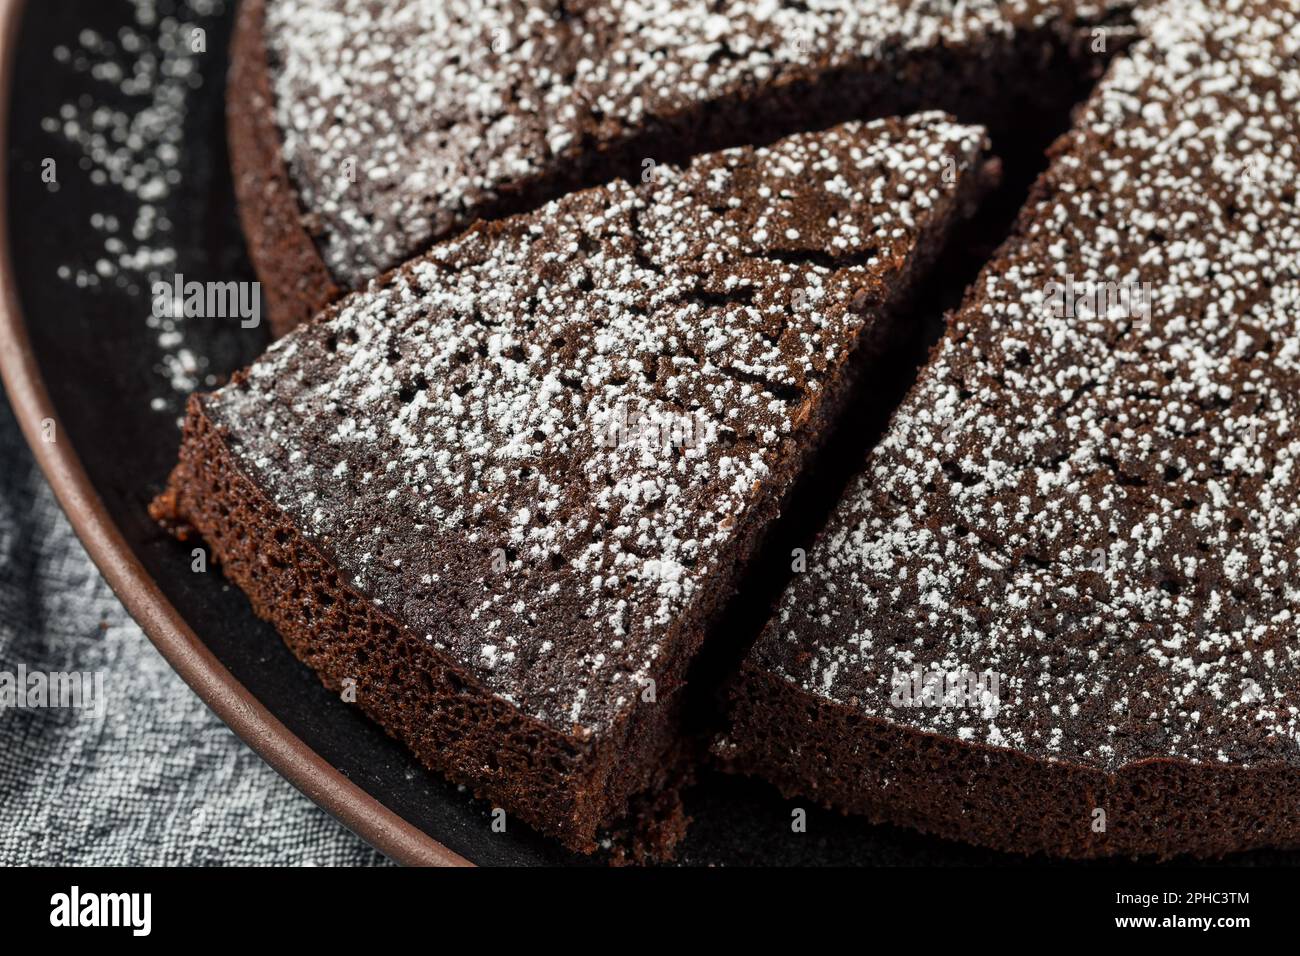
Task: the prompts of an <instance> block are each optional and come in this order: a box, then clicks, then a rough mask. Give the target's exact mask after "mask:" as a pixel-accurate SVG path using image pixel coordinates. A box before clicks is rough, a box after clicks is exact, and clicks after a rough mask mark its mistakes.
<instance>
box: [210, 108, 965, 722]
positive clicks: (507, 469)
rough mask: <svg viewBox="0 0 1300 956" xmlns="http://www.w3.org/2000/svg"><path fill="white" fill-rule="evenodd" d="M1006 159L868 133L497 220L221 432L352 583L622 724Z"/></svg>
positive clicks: (736, 156) (580, 716)
mask: <svg viewBox="0 0 1300 956" xmlns="http://www.w3.org/2000/svg"><path fill="white" fill-rule="evenodd" d="M984 148H985V144H984V141H983V136H982V133H981V132H980V131H979V130H977V129H973V128H971V127H965V126H957V125H954V124H952V123H950V122H948V121H947V120H945V119H944V118H943V117H942V116H940V115H938V114H927V115H924V116H919V117H914V118H911V119H908V120H891V121H885V122H880V123H873V124H869V125H863V124H851V125H849V126H846V127H842V128H839V129H836V130H832V131H829V132H826V133H821V134H806V135H802V136H798V137H794V138H792V139H789V140H786V141H783V142H782V143H780V144H778V145H777V146H775V147H772V148H770V149H762V150H754V149H738V150H733V151H728V152H726V153H723V154H716V155H711V156H706V157H701V158H699V159H697V160H696V161H695V162H694V163H693V164H692V166H691V167H690V168H689V170H686V171H682V170H680V169H676V168H671V167H665V168H662V169H660V170H659V171H658V172H657V174H656V176H655V177H654V181H653V182H651V183H649V184H646V185H643V186H639V187H635V188H634V187H632V186H630V185H628V184H626V183H621V182H619V183H615V184H611V185H609V186H607V187H603V188H601V189H597V190H591V191H588V192H584V193H578V194H574V195H571V196H568V197H566V198H565V199H563V200H560V201H557V202H555V203H552V204H550V205H548V206H547V207H545V208H543V209H542V210H540V211H539V212H538V213H537V214H535V215H531V216H523V217H517V218H515V219H510V220H505V221H503V222H501V223H496V224H491V225H486V226H480V227H477V228H475V229H472V230H470V231H469V232H468V233H467V234H465V235H464V236H462V237H460V238H458V239H456V240H453V241H450V242H448V243H445V244H442V245H440V246H437V247H435V248H434V250H433V251H432V252H431V253H429V254H428V255H426V256H424V257H422V258H420V259H418V260H415V261H414V262H413V263H411V264H409V265H408V266H406V267H404V268H403V269H401V270H399V271H398V272H397V273H394V274H392V275H390V276H388V277H386V278H384V279H382V280H379V281H376V282H375V283H373V284H372V285H371V286H370V287H369V288H368V289H367V290H365V291H364V292H362V293H359V294H356V295H354V296H351V297H349V298H347V299H345V300H344V301H343V302H342V303H341V304H340V305H338V306H337V307H335V308H334V309H332V310H331V311H330V312H329V313H327V316H326V318H325V320H324V321H322V322H319V323H316V324H313V325H311V326H308V327H305V328H303V329H300V330H299V331H298V332H296V333H294V334H292V335H290V336H289V337H287V338H286V339H283V340H281V342H279V343H278V344H277V345H275V346H273V347H272V349H271V351H270V352H269V353H268V354H267V355H266V356H265V357H264V358H263V359H262V360H260V361H259V362H257V363H255V364H254V365H253V366H252V368H251V369H250V371H249V373H248V376H247V378H246V379H245V380H242V381H239V382H237V383H235V384H233V385H231V386H229V387H227V388H225V389H223V390H221V391H219V392H217V393H216V394H215V395H214V396H213V397H212V398H211V399H209V400H208V402H207V408H208V409H209V414H210V415H212V416H213V417H214V418H215V419H216V420H217V421H218V422H219V423H220V424H221V425H223V426H224V427H225V428H227V429H228V430H229V435H230V441H231V445H232V447H233V449H234V450H235V452H236V454H237V455H238V456H239V458H240V460H241V462H242V463H243V465H244V467H246V468H247V469H249V471H250V473H251V474H252V475H254V476H255V477H256V480H257V481H258V482H259V483H260V484H261V485H262V487H263V488H265V489H266V490H267V491H268V492H269V493H270V494H271V495H272V496H273V498H274V500H275V502H276V504H277V505H278V506H279V507H280V508H281V509H283V510H284V511H286V512H287V513H288V514H289V515H291V516H292V518H293V520H294V521H295V523H296V524H297V525H298V526H299V527H300V528H301V529H302V531H303V532H304V533H305V534H306V535H307V536H308V537H309V538H310V539H311V540H313V541H316V542H318V543H319V544H320V545H321V546H322V547H324V548H325V549H326V550H327V552H328V553H330V554H331V556H332V557H333V559H334V561H335V562H336V564H337V566H338V568H339V571H340V574H341V576H342V578H343V579H344V580H345V581H346V582H347V583H348V584H350V585H352V586H353V587H355V588H356V589H358V590H359V591H361V592H362V593H365V594H367V595H369V596H370V597H371V599H372V600H374V601H375V603H376V604H379V605H380V606H382V607H384V608H386V609H390V610H391V612H392V613H393V614H394V615H396V616H397V617H398V618H400V620H401V621H402V622H403V623H404V624H405V625H406V626H407V627H409V628H410V629H411V630H412V631H413V632H414V633H416V634H419V635H421V636H427V641H428V643H430V644H432V645H433V646H434V647H435V648H436V649H438V650H440V651H442V652H443V653H445V654H447V655H449V656H450V657H451V658H452V659H453V660H454V661H455V662H456V663H457V665H458V666H459V667H462V668H466V669H468V670H469V671H471V672H472V673H473V674H474V675H475V676H476V677H477V678H479V679H481V680H482V681H483V682H484V683H485V684H486V685H487V686H488V687H489V688H491V689H492V690H494V691H496V692H497V693H498V695H499V696H501V697H503V698H505V699H507V700H510V701H513V702H515V703H517V704H518V705H519V706H520V707H521V708H523V709H524V710H525V711H526V712H528V713H530V714H532V715H534V716H536V717H538V718H540V719H543V720H547V721H550V722H552V723H553V724H556V725H558V726H560V727H563V728H566V729H567V728H568V727H570V726H572V725H575V724H579V725H581V726H582V727H584V728H587V729H593V728H599V727H602V726H607V725H608V724H609V722H610V721H612V720H614V719H615V718H616V717H617V715H618V714H619V713H620V712H621V711H622V710H623V709H624V708H625V707H626V706H627V705H628V703H629V702H630V701H632V700H635V699H636V698H637V696H638V694H639V692H640V688H641V687H642V685H643V683H644V681H645V680H646V679H647V678H653V679H656V680H659V681H661V682H662V681H663V680H664V674H663V668H664V667H665V666H666V661H665V658H666V657H671V656H672V655H673V654H675V653H676V652H677V649H678V648H680V646H681V645H682V644H683V642H689V641H691V640H693V639H694V637H693V636H692V635H691V634H690V633H689V628H690V627H691V626H692V617H691V614H692V608H693V607H694V606H695V605H696V603H697V602H699V601H701V600H702V599H703V595H705V594H706V593H707V590H708V589H709V588H710V587H714V586H716V585H717V583H718V581H719V580H720V579H721V580H726V578H727V576H728V575H729V574H730V569H729V568H728V567H727V565H726V561H727V555H729V554H730V553H731V551H730V549H732V548H733V547H735V546H736V545H737V543H738V542H739V541H741V540H743V536H744V535H746V534H748V533H750V532H751V531H753V530H754V528H753V526H752V525H753V523H754V522H756V521H758V520H761V518H760V517H759V514H758V512H759V508H760V506H761V505H762V504H763V503H765V502H769V501H771V499H772V498H773V497H775V496H779V495H780V494H781V492H782V491H783V490H784V487H785V486H786V485H788V483H789V482H790V481H791V480H792V476H793V471H794V466H795V465H796V464H797V462H798V461H799V459H800V458H801V457H802V455H803V454H805V452H806V451H807V448H808V446H809V444H810V441H811V437H812V436H810V435H809V434H808V432H807V430H806V427H805V423H807V422H808V421H810V420H811V419H812V418H813V415H814V412H815V410H816V409H817V407H818V406H819V404H820V403H821V402H822V401H823V399H824V395H825V393H826V387H827V385H828V384H829V383H831V382H832V381H834V380H836V376H837V375H838V373H839V370H840V369H841V368H842V366H843V365H844V363H845V361H846V359H847V357H848V355H849V354H850V353H851V352H852V350H853V348H854V346H855V344H856V343H857V341H858V338H859V336H860V334H861V332H862V329H863V324H864V321H867V320H868V319H870V320H871V321H874V316H875V315H876V314H877V312H878V311H879V309H880V308H881V307H882V306H883V304H884V303H885V302H886V301H887V300H888V299H889V297H890V295H891V294H892V292H891V284H892V283H894V282H896V280H897V277H898V275H899V273H900V272H901V270H902V269H903V267H904V264H905V263H907V261H908V257H909V255H910V254H911V253H912V251H913V249H914V248H915V246H916V243H917V242H918V240H919V239H921V238H922V237H926V241H927V242H928V241H929V236H928V232H931V231H934V230H937V229H939V228H941V226H942V224H944V223H945V222H946V221H947V217H949V216H951V215H952V213H953V207H954V205H955V199H956V195H957V190H958V184H959V183H961V182H962V181H963V180H964V177H965V174H966V173H967V171H969V170H970V169H971V168H972V166H975V165H977V164H978V162H979V157H980V155H981V153H982V151H983V149H984ZM946 172H955V173H956V174H957V175H954V176H951V177H948V176H945V173H946ZM948 180H951V181H948ZM733 199H739V200H741V201H740V202H732V201H731V200H733ZM760 236H764V237H766V238H763V239H760V238H759V237H760ZM685 423H689V426H688V425H686V424H685ZM694 626H699V623H698V622H696V623H695V624H694Z"/></svg>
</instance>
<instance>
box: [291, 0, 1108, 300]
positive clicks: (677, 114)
mask: <svg viewBox="0 0 1300 956" xmlns="http://www.w3.org/2000/svg"><path fill="white" fill-rule="evenodd" d="M1100 6H1103V5H1102V4H1075V3H1064V4H1058V3H1050V2H1045V0H1010V2H997V0H963V2H960V3H956V2H951V0H923V2H914V0H820V2H817V3H802V2H784V0H760V2H755V0H728V2H711V0H614V2H606V3H584V4H567V5H566V4H561V3H553V2H542V3H515V2H507V0H409V2H403V3H373V2H369V0H267V42H268V44H269V46H270V50H271V54H272V64H273V83H274V88H275V92H276V104H275V111H276V120H277V124H278V125H279V127H280V128H281V130H282V131H283V140H284V156H285V159H286V161H287V163H288V166H289V169H290V172H291V175H292V178H293V180H294V183H295V186H296V188H297V190H298V193H299V199H300V201H301V203H302V205H303V207H304V209H305V210H306V212H307V216H306V220H305V221H306V223H307V224H308V227H309V229H310V230H311V231H312V232H313V234H314V235H315V236H316V237H317V242H318V245H319V248H320V251H321V254H322V256H323V258H324V260H325V262H326V264H327V265H328V266H329V268H330V271H331V273H332V274H333V275H334V276H335V278H337V279H339V280H340V281H342V282H344V283H345V284H346V285H348V286H351V287H354V288H355V287H359V286H360V285H361V284H362V282H364V281H365V280H366V279H369V278H371V277H373V276H374V275H375V274H376V273H377V272H378V271H380V270H381V269H383V268H390V267H393V266H396V265H398V264H399V263H400V262H402V261H403V260H405V259H406V258H409V257H410V256H411V255H413V254H415V253H417V252H419V251H421V250H423V249H424V248H425V247H427V245H428V244H429V242H430V241H431V240H433V239H437V238H439V237H441V236H444V235H447V234H450V233H451V232H453V231H454V230H455V229H456V228H457V227H460V226H463V225H466V224H468V223H469V222H472V221H473V220H474V219H475V218H476V217H478V216H481V215H483V213H484V210H485V209H486V210H491V209H492V207H493V203H494V202H495V201H496V200H498V199H499V198H501V197H502V195H503V194H504V193H510V192H513V191H517V190H520V189H527V188H530V187H531V186H532V185H534V184H536V183H538V182H541V181H545V180H548V179H558V180H560V181H562V182H563V181H566V180H567V179H568V178H570V177H572V176H573V175H574V174H575V172H576V171H577V170H580V169H581V168H582V166H583V163H586V162H589V161H591V160H592V159H593V157H595V156H597V155H598V154H600V153H609V152H610V151H611V148H612V147H614V146H616V145H617V144H619V143H622V142H625V141H629V140H631V139H632V138H634V137H635V136H636V135H638V133H639V132H642V131H644V130H645V129H647V128H652V127H653V126H654V124H655V123H657V122H664V123H666V124H667V126H668V127H670V128H671V127H672V126H673V125H674V123H676V124H682V123H685V124H687V125H692V126H698V125H699V121H697V120H683V119H682V118H681V117H683V116H686V115H688V114H689V112H690V110H691V109H692V107H693V106H695V105H697V104H701V103H710V102H712V103H719V104H720V103H722V102H724V101H725V100H726V99H727V98H728V97H738V98H740V99H744V98H745V97H748V96H750V95H752V94H753V93H754V92H755V90H761V89H763V88H767V89H770V90H776V89H780V88H782V87H783V86H784V87H786V88H791V87H793V86H794V85H796V84H795V83H794V82H793V81H795V80H799V79H802V78H804V77H806V76H807V75H809V71H810V70H814V69H815V70H816V71H827V72H832V73H833V71H835V70H838V69H854V68H863V67H864V66H865V67H867V68H871V69H880V70H886V69H888V68H889V65H890V64H891V63H893V62H894V61H895V59H896V58H898V57H899V56H901V55H902V54H904V53H906V52H907V51H912V50H920V49H943V48H949V49H956V48H959V47H961V46H962V45H963V44H969V45H971V47H972V48H975V47H978V46H979V45H980V44H981V43H982V42H986V41H987V40H988V39H989V38H992V37H1008V36H1010V35H1011V34H1012V33H1013V31H1014V30H1017V29H1027V28H1029V27H1031V26H1033V25H1035V24H1039V23H1043V22H1048V21H1052V22H1055V21H1057V20H1066V21H1069V20H1070V19H1071V18H1072V17H1074V16H1076V15H1077V16H1079V17H1082V16H1083V14H1084V12H1085V11H1088V10H1095V9H1096V8H1098V7H1100ZM1063 12H1064V13H1066V14H1067V16H1062V13H1063ZM814 65H815V66H814ZM900 82H901V83H902V84H903V85H908V84H909V83H910V82H912V81H909V80H907V79H905V78H904V79H902V80H901V81H900ZM839 85H840V86H841V87H843V86H844V84H843V83H840V84H839ZM841 95H847V93H845V94H841ZM726 109H727V108H723V110H721V112H726ZM773 109H777V110H786V111H788V112H791V113H798V112H799V107H798V105H797V104H784V105H778V106H774V107H773ZM707 115H708V114H706V116H707ZM769 118H770V117H769ZM841 118H843V119H849V118H852V117H851V116H843V117H841ZM696 132H698V130H696ZM697 151H698V150H697ZM634 162H640V157H637V158H636V159H635V160H634ZM635 172H637V170H635V169H632V168H629V169H628V170H626V171H625V175H632V174H634V173H635Z"/></svg>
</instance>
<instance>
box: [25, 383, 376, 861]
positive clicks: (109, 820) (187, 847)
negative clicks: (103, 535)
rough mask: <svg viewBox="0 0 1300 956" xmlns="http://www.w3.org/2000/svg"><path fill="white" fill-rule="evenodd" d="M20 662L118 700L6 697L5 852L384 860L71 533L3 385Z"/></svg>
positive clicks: (31, 856)
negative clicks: (191, 671) (152, 637)
mask: <svg viewBox="0 0 1300 956" xmlns="http://www.w3.org/2000/svg"><path fill="white" fill-rule="evenodd" d="M20 667H22V668H24V669H25V670H26V672H27V673H28V674H31V673H50V672H87V673H94V672H101V673H102V674H103V687H104V699H105V700H106V701H107V706H106V708H105V709H104V713H103V715H102V716H96V715H95V714H94V713H93V711H91V710H87V709H83V710H77V709H74V708H70V707H64V708H57V707H53V708H51V707H46V708H36V707H30V708H27V707H25V708H17V707H14V706H12V705H11V706H6V707H5V708H4V709H3V710H0V821H3V824H4V825H3V826H0V865H17V864H100V865H119V864H140V865H155V864H159V865H162V864H166V865H206V864H226V865H261V864H268V865H269V864H275V865H321V866H328V865H367V864H376V863H382V862H384V858H383V857H382V856H380V855H379V854H378V853H376V852H375V851H374V850H372V849H371V848H369V847H368V846H367V845H366V844H364V843H363V842H362V841H361V840H360V839H358V838H357V837H356V836H354V835H353V834H352V833H350V832H349V831H348V830H346V829H345V828H344V827H342V826H340V825H339V824H338V823H336V822H335V821H334V820H333V819H332V818H331V817H330V816H329V815H328V814H326V813H324V812H323V811H322V810H320V809H319V808H317V807H316V806H315V805H314V804H312V803H311V802H310V801H309V800H308V799H307V798H306V797H304V796H302V795H301V794H300V793H298V791H296V790H295V789H294V788H293V787H292V786H290V785H289V783H288V782H287V781H285V780H284V779H283V778H281V777H280V776H279V775H278V774H277V773H276V772H275V771H274V770H272V769H271V768H270V767H268V766H267V765H266V764H265V763H263V762H262V760H261V758H259V757H258V756H257V755H256V754H254V753H253V752H252V751H251V750H249V749H248V747H246V746H245V745H244V744H243V742H242V741H240V740H239V739H238V738H237V737H236V736H235V735H234V734H232V733H231V732H230V731H229V730H228V729H227V728H226V726H225V725H224V724H223V723H222V722H221V721H220V720H219V719H218V718H217V717H216V716H215V715H214V714H213V713H212V712H211V711H209V710H208V709H207V707H206V706H205V705H204V704H203V703H202V702H201V701H200V700H199V699H198V697H197V696H195V694H194V693H193V692H192V691H191V690H190V689H189V688H188V687H187V686H186V685H185V683H184V682H183V681H182V680H181V679H180V678H179V677H177V676H176V674H175V673H174V672H173V671H172V670H171V668H170V667H169V666H168V665H167V663H166V662H165V661H164V660H163V659H162V657H161V656H160V655H159V654H158V652H157V651H156V650H155V649H154V647H153V645H152V644H150V643H149V641H148V639H147V638H146V637H145V636H144V634H143V633H141V631H140V628H139V627H137V626H136V624H135V622H134V621H132V620H131V618H130V617H129V616H128V615H127V614H126V612H125V611H124V610H123V608H122V606H121V604H120V603H119V602H118V601H117V599H116V598H115V597H114V596H113V593H112V591H110V590H109V588H108V585H106V584H105V583H104V580H103V578H101V577H100V575H99V572H98V571H97V570H96V569H95V566H94V565H93V564H92V563H91V561H90V559H89V558H88V557H87V556H86V552H85V551H84V549H83V548H82V547H81V544H80V542H78V540H77V539H76V537H75V536H74V535H73V533H72V530H71V528H70V527H69V525H68V522H67V520H66V519H65V518H64V515H63V513H62V512H61V511H60V510H59V507H58V505H57V504H56V502H55V500H54V496H53V494H52V493H51V491H50V489H49V488H48V486H47V485H46V484H45V481H44V479H43V478H42V477H41V474H40V471H39V470H38V469H37V467H36V465H35V463H34V462H33V460H32V456H31V453H30V451H29V449H28V448H27V446H26V444H25V443H24V441H23V439H22V436H21V434H20V433H19V431H18V426H17V423H16V422H15V421H14V418H13V414H12V412H11V411H10V408H9V405H8V403H7V402H6V401H5V399H4V398H3V394H2V393H0V682H3V679H4V675H5V674H6V673H7V674H9V675H12V676H11V677H10V680H11V681H12V680H14V679H16V677H17V676H18V674H19V668H20ZM11 686H12V685H11ZM88 689H92V690H93V683H92V684H91V685H89V687H88ZM0 700H3V698H2V697H0ZM91 700H92V701H93V697H92V698H91Z"/></svg>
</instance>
